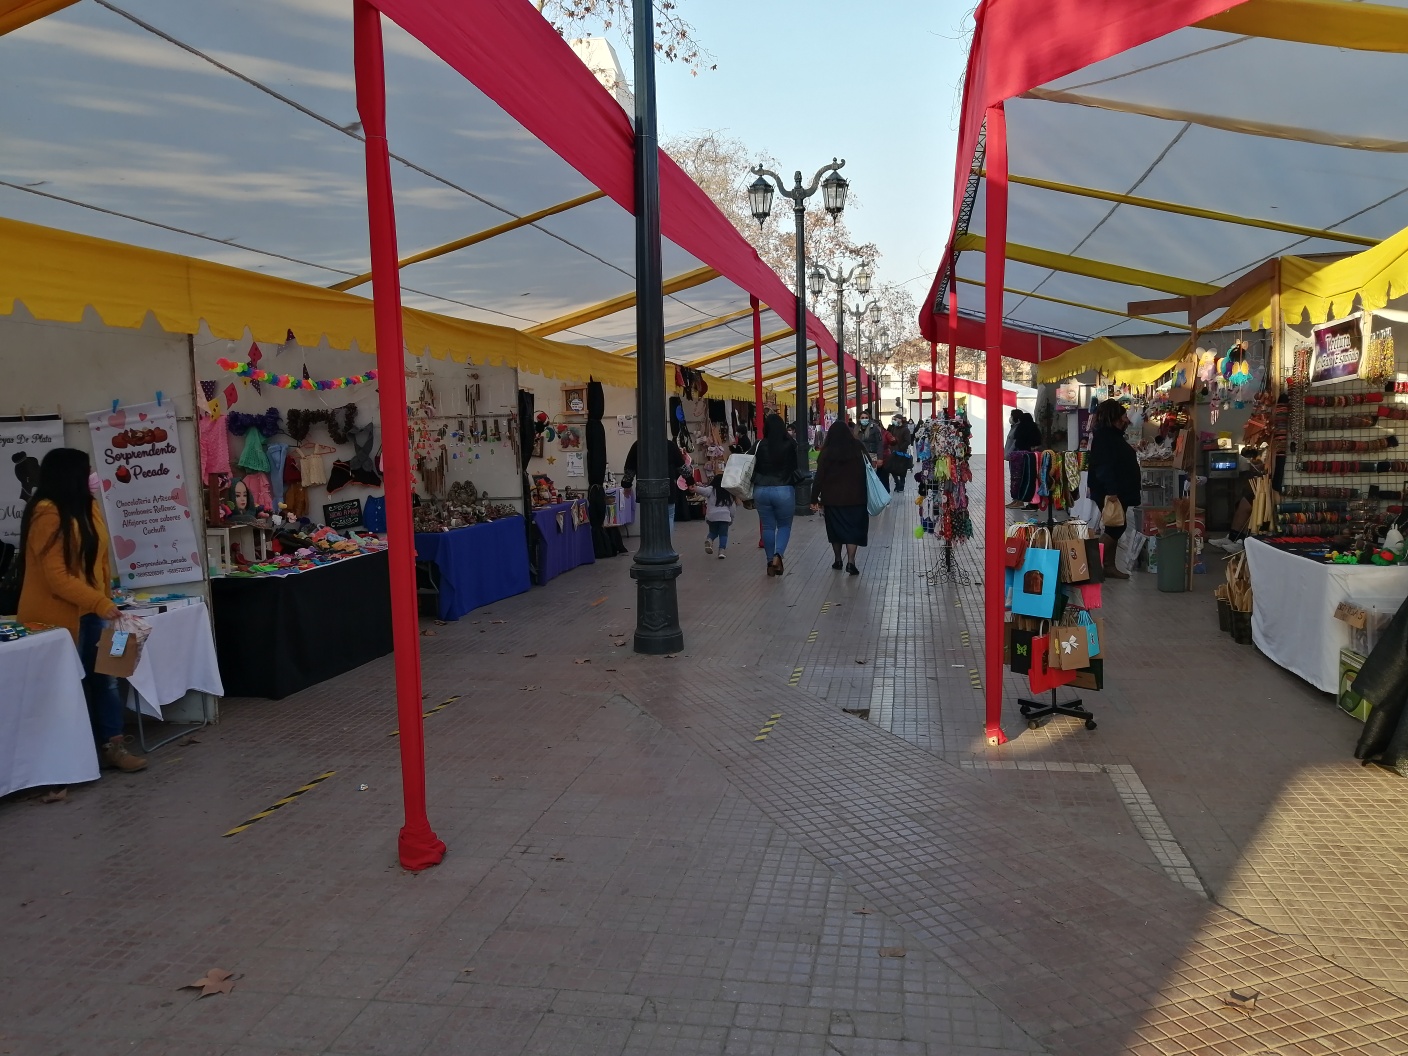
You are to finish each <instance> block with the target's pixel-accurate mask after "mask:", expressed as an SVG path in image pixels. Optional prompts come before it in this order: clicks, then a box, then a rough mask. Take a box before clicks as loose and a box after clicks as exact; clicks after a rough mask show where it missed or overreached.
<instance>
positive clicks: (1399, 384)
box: [1393, 381, 1408, 396]
mask: <svg viewBox="0 0 1408 1056" xmlns="http://www.w3.org/2000/svg"><path fill="white" fill-rule="evenodd" d="M1393 391H1394V392H1396V393H1398V394H1399V395H1400V396H1401V395H1403V394H1404V393H1408V381H1395V382H1394V383H1393Z"/></svg>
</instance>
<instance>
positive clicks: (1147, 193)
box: [920, 0, 1408, 742]
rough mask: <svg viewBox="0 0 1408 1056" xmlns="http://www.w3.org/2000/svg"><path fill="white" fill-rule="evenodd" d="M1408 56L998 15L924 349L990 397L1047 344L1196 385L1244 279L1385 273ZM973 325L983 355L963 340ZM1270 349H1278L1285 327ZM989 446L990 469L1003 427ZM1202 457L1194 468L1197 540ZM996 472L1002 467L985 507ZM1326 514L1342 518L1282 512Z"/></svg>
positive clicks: (1389, 44)
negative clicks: (1079, 347)
mask: <svg viewBox="0 0 1408 1056" xmlns="http://www.w3.org/2000/svg"><path fill="white" fill-rule="evenodd" d="M1405 36H1408V9H1405V8H1402V7H1399V6H1389V5H1376V4H1347V3H1309V4H1299V3H1298V4H1287V3H1281V2H1278V0H1249V2H1243V3H1239V4H1235V5H1232V6H1230V7H1229V5H1228V4H1227V3H1226V0H1178V2H1174V0H1137V2H1131V3H1125V4H1116V5H1111V4H1106V3H1101V2H1099V0H1062V2H1059V3H1051V2H1049V0H1004V2H1002V3H997V2H995V0H984V2H983V3H980V4H979V5H978V7H977V9H976V10H975V12H974V33H973V37H972V45H971V55H970V57H969V62H968V65H967V74H966V77H965V82H964V86H963V101H962V104H961V107H960V116H959V130H958V137H957V138H958V149H957V151H956V156H955V165H954V184H953V197H952V213H951V214H946V215H947V216H950V217H951V219H950V225H951V226H950V231H949V237H948V239H947V241H946V244H945V245H944V247H943V248H942V251H941V253H940V254H939V260H940V261H941V264H940V267H939V269H938V271H937V273H936V275H935V278H934V283H933V285H932V286H931V288H930V291H929V294H928V296H927V297H926V298H925V301H924V306H923V309H922V311H921V313H920V325H921V329H922V330H923V333H924V336H925V337H926V338H927V339H929V340H930V341H933V342H944V341H949V340H950V339H952V338H958V339H959V340H958V341H957V343H960V344H964V345H966V346H968V347H978V348H984V349H986V351H987V354H988V358H989V368H988V377H987V382H988V384H989V385H990V386H991V387H992V388H993V389H994V395H996V392H995V390H996V388H997V385H998V383H999V377H1000V373H999V372H998V371H997V370H996V369H995V368H996V364H997V362H999V360H998V357H1000V356H1012V355H1014V354H1017V353H1016V350H1017V349H1019V348H1021V347H1022V343H1023V341H1024V340H1025V338H1024V336H1023V331H1027V330H1031V329H1038V330H1043V331H1045V332H1048V333H1053V334H1062V335H1067V336H1075V337H1077V338H1081V339H1084V340H1089V339H1090V338H1093V337H1096V336H1105V337H1109V338H1112V339H1113V340H1115V341H1119V340H1120V339H1121V338H1122V337H1124V336H1126V335H1130V334H1136V333H1141V332H1145V333H1147V332H1148V331H1150V330H1151V329H1152V330H1181V331H1183V332H1184V333H1185V334H1187V335H1188V336H1189V337H1190V338H1191V339H1192V340H1191V341H1190V342H1189V349H1190V350H1191V351H1193V352H1194V355H1195V359H1194V369H1193V372H1192V373H1193V374H1194V375H1195V376H1196V374H1197V373H1198V372H1199V368H1200V366H1201V363H1200V357H1199V356H1197V353H1196V350H1197V349H1199V347H1200V346H1199V344H1198V341H1197V338H1198V332H1199V329H1200V328H1201V329H1206V330H1213V329H1217V328H1218V327H1219V325H1220V323H1219V322H1210V320H1211V319H1213V318H1214V317H1215V316H1216V314H1217V313H1219V312H1221V311H1222V310H1223V309H1225V308H1227V307H1228V305H1229V304H1230V303H1231V302H1232V301H1235V300H1236V299H1237V298H1238V297H1239V296H1241V295H1242V294H1243V293H1245V292H1247V290H1248V289H1249V288H1250V286H1251V285H1253V284H1254V283H1255V281H1256V279H1257V278H1258V277H1261V278H1264V277H1265V276H1264V275H1263V276H1256V277H1254V276H1253V275H1251V274H1250V273H1248V274H1246V275H1242V277H1241V278H1240V279H1238V278H1235V277H1236V276H1238V275H1239V273H1241V272H1243V271H1245V269H1247V268H1256V267H1257V266H1259V265H1260V264H1261V262H1266V263H1265V265H1264V266H1265V267H1266V268H1268V269H1269V268H1272V267H1273V266H1274V265H1275V262H1276V260H1277V258H1278V257H1282V256H1283V255H1284V254H1285V253H1286V252H1287V251H1288V250H1294V251H1295V252H1296V253H1299V254H1302V255H1303V259H1305V260H1307V261H1312V262H1313V263H1314V264H1316V265H1324V264H1325V263H1326V262H1328V261H1332V260H1334V259H1335V258H1336V257H1337V256H1342V255H1344V254H1346V253H1354V252H1357V251H1359V250H1362V249H1366V247H1370V248H1367V252H1368V253H1374V252H1375V251H1376V249H1377V248H1381V245H1382V244H1383V243H1384V242H1385V240H1391V239H1392V238H1393V237H1394V236H1395V233H1396V232H1398V231H1400V230H1401V229H1402V228H1403V227H1404V226H1405V224H1408V202H1405V200H1404V199H1403V198H1402V196H1400V195H1395V194H1389V195H1387V196H1386V194H1385V192H1384V190H1383V188H1384V187H1394V188H1397V187H1401V186H1403V185H1404V184H1405V183H1406V182H1408V159H1405V156H1404V155H1403V154H1402V152H1401V151H1397V150H1394V149H1389V148H1388V147H1387V146H1386V145H1387V144H1389V143H1393V142H1397V141H1398V139H1399V138H1401V137H1398V125H1399V122H1398V120H1397V112H1396V106H1395V103H1394V102H1393V100H1394V99H1396V98H1397V91H1396V90H1397V89H1401V88H1403V87H1405V86H1408V81H1405V78H1408V73H1405V67H1404V65H1403V63H1402V61H1401V59H1402V56H1401V54H1398V53H1399V52H1401V50H1402V47H1401V41H1402V40H1404V39H1405ZM1346 114H1353V118H1352V119H1349V120H1348V121H1347V120H1346V119H1345V116H1344V115H1346ZM1209 158H1216V159H1217V163H1216V164H1215V165H1209V164H1208V159H1209ZM1268 203H1269V204H1268ZM1272 206H1274V210H1273V208H1272ZM1229 276H1232V277H1233V280H1232V282H1231V284H1230V285H1229V284H1228V283H1229ZM1273 300H1274V299H1273ZM975 307H976V308H980V309H981V311H980V314H979V315H978V316H977V317H974V318H972V319H971V323H972V324H974V325H976V327H977V328H978V329H979V330H980V331H981V333H980V334H979V335H977V336H976V339H974V340H962V339H961V331H962V329H963V327H964V326H965V325H966V324H965V318H966V317H965V314H964V313H965V310H966V312H967V313H969V315H972V313H973V309H974V308H975ZM1278 310H1279V309H1275V308H1273V314H1275V311H1278ZM1339 314H1340V315H1344V314H1348V311H1347V310H1341V312H1340V313H1339ZM1244 318H1245V316H1244ZM1290 318H1291V316H1290V315H1289V314H1288V319H1290ZM1293 321H1294V320H1293ZM1268 328H1269V329H1270V330H1271V332H1272V334H1273V335H1274V336H1275V338H1276V339H1277V340H1279V339H1280V323H1279V322H1277V323H1275V324H1274V325H1270V326H1269V327H1268ZM1253 329H1255V327H1253ZM1074 343H1075V344H1079V343H1080V341H1079V340H1078V341H1076V342H1074ZM1217 351H1219V352H1220V351H1222V350H1217ZM1043 358H1048V357H1043V356H1040V355H1038V356H1037V357H1036V359H1037V360H1040V359H1043ZM1029 361H1031V360H1030V358H1029ZM1196 393H1197V386H1196V385H1195V386H1194V393H1193V395H1194V396H1196ZM1273 395H1275V392H1274V388H1273ZM1342 413H1349V412H1348V409H1344V410H1343V412H1342ZM1252 417H1253V418H1254V417H1255V415H1253V416H1252ZM1249 420H1250V419H1249ZM987 425H988V428H989V430H990V433H989V443H988V447H989V449H990V450H991V449H995V447H996V446H997V444H999V443H1000V442H1001V436H1002V430H1001V423H1000V422H998V421H997V420H996V419H989V421H988V423H987ZM1189 426H1190V428H1189V430H1188V431H1189V432H1191V433H1193V434H1194V436H1195V444H1196V442H1197V440H1199V439H1200V438H1198V437H1197V436H1196V434H1197V433H1198V432H1199V423H1198V422H1197V421H1196V420H1195V419H1192V418H1191V416H1190V422H1189ZM1200 446H1201V444H1196V446H1195V447H1194V448H1193V449H1190V454H1191V455H1192V456H1193V462H1192V464H1191V465H1190V466H1189V467H1188V469H1189V471H1190V477H1189V491H1190V494H1189V496H1188V499H1189V505H1190V510H1189V520H1190V522H1191V521H1193V520H1195V519H1196V514H1195V512H1194V511H1195V510H1196V509H1197V508H1198V506H1199V498H1198V494H1197V477H1198V476H1199V475H1201V474H1200V473H1199V472H1198V469H1199V467H1198V466H1197V461H1196V460H1197V457H1198V455H1199V454H1200V452H1199V451H1198V450H1197V447H1200ZM1335 453H1336V454H1338V453H1340V452H1335ZM1343 453H1345V454H1350V455H1354V454H1357V452H1356V451H1347V452H1343ZM1376 453H1377V452H1376ZM1297 461H1304V462H1311V463H1319V462H1339V461H1341V460H1340V459H1338V458H1333V457H1330V453H1329V452H1325V453H1324V457H1322V458H1315V459H1304V458H1297ZM1357 461H1361V462H1362V461H1371V460H1369V459H1364V458H1362V457H1360V458H1359V459H1357ZM1372 461H1374V462H1375V463H1379V462H1388V463H1392V462H1393V461H1395V460H1394V459H1392V458H1383V457H1380V458H1378V459H1373V460H1372ZM1002 468H1003V467H1002V466H1001V465H998V464H996V463H995V462H994V461H990V462H989V464H988V467H987V470H988V473H989V482H988V489H987V490H988V493H989V494H990V495H991V494H996V493H998V492H999V491H1000V489H1001V485H1002V481H1001V476H1000V474H1001V472H1002ZM1311 471H1318V470H1311ZM1298 486H1302V487H1319V486H1331V485H1312V484H1306V485H1298ZM1336 486H1337V485H1336ZM1345 486H1353V485H1345ZM1360 490H1367V481H1365V482H1363V483H1362V484H1361V485H1360ZM1322 498H1324V499H1329V501H1343V500H1339V499H1330V497H1329V496H1309V495H1307V496H1304V497H1303V498H1300V499H1295V500H1286V501H1308V502H1318V501H1321V499H1322ZM1264 501H1265V496H1264V495H1263V502H1264ZM990 512H993V511H990ZM1285 512H1287V513H1290V512H1291V511H1285ZM1296 512H1297V513H1307V514H1316V513H1338V512H1342V511H1338V510H1335V511H1330V510H1325V511H1318V510H1301V511H1296ZM1343 512H1348V511H1343ZM1001 527H1002V526H1001V522H1000V520H999V519H998V518H997V517H996V516H995V515H994V516H990V518H989V522H988V524H987V528H986V536H987V554H986V566H987V572H986V579H987V582H986V587H987V591H988V597H987V605H986V609H987V657H986V668H985V671H986V677H985V679H984V683H985V686H986V687H987V690H986V692H987V698H988V700H987V704H988V707H987V715H986V725H987V732H988V737H989V739H990V740H991V741H994V742H1000V741H1002V740H1003V739H1004V734H1003V733H1002V730H1001V727H1000V717H1001V705H1002V701H1001V697H1002V683H1001V664H1000V658H999V656H998V645H999V643H1000V640H1001V634H1002V626H1001V620H1000V616H999V613H1000V604H999V602H1000V600H1001V599H1000V597H999V596H998V595H999V592H1000V583H999V582H998V570H999V565H998V561H999V558H1000V552H1001V538H1000V533H1001ZM1190 566H1191V563H1190Z"/></svg>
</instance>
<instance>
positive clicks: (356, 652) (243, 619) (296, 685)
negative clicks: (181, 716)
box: [210, 552, 391, 700]
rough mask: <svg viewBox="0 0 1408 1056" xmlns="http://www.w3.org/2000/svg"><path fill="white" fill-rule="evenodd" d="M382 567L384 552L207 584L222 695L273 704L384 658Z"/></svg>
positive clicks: (386, 589) (385, 576)
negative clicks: (290, 571)
mask: <svg viewBox="0 0 1408 1056" xmlns="http://www.w3.org/2000/svg"><path fill="white" fill-rule="evenodd" d="M389 567H390V566H389V564H388V561H387V556H386V554H385V552H383V553H379V554H368V555H366V556H364V557H353V558H348V559H347V560H345V561H339V562H337V563H336V564H332V565H325V566H323V567H322V568H317V569H313V570H312V571H309V572H300V573H298V574H297V575H292V576H264V577H259V578H251V579H230V578H224V579H213V580H211V581H210V588H211V598H212V605H213V608H214V612H215V653H216V655H217V656H218V657H219V660H220V678H221V680H222V681H223V682H224V683H225V695H226V696H230V697H271V698H273V699H274V700H280V699H282V698H283V697H286V696H288V695H289V694H290V693H297V692H298V691H299V690H300V689H307V688H308V687H309V686H315V685H317V684H318V683H319V682H325V681H327V680H328V679H329V678H332V677H333V676H334V675H340V674H342V673H343V672H345V671H351V670H352V669H353V668H355V667H361V666H362V665H363V664H365V663H367V662H368V661H370V660H375V659H376V658H377V657H379V656H385V655H386V654H387V653H389V652H391V585H390V574H389V571H388V570H389Z"/></svg>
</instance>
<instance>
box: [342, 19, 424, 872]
mask: <svg viewBox="0 0 1408 1056" xmlns="http://www.w3.org/2000/svg"><path fill="white" fill-rule="evenodd" d="M352 10H353V22H352V34H353V55H354V66H355V71H356V77H357V114H358V116H359V117H361V119H362V128H363V129H364V131H365V135H366V143H365V145H366V159H367V227H368V229H369V233H370V235H371V262H372V311H373V313H374V316H375V325H376V366H377V390H378V402H379V406H380V410H381V432H382V440H383V445H382V472H383V474H384V475H385V486H386V538H387V542H388V543H389V545H390V551H389V553H388V554H387V558H388V559H389V561H390V565H391V627H392V641H393V645H394V648H395V663H396V716H397V720H398V722H399V723H400V730H401V736H400V748H401V788H402V799H403V802H404V807H405V824H404V825H403V826H402V828H401V834H400V838H399V840H398V841H397V845H398V850H399V852H400V858H401V864H402V865H403V866H405V867H406V868H407V869H413V870H419V869H425V868H427V867H428V866H432V865H435V864H437V863H438V862H439V861H440V860H441V859H442V858H443V857H444V856H445V844H444V843H442V842H441V841H440V839H439V837H437V836H436V835H435V833H434V831H433V830H432V829H431V827H430V819H429V817H428V816H427V814H426V804H425V731H424V729H423V727H422V724H421V723H422V720H421V683H420V623H419V617H418V615H417V612H416V549H415V536H414V534H413V532H414V527H413V524H412V521H411V455H410V446H409V441H408V439H407V438H408V436H409V428H408V426H407V424H406V361H405V353H404V352H403V351H402V349H403V348H404V347H405V341H404V340H403V339H402V333H401V279H400V270H399V268H398V267H397V263H396V262H397V259H398V258H397V253H396V210H395V206H394V204H393V200H392V195H391V156H390V152H389V148H388V147H387V143H386V67H385V62H384V60H383V53H382V44H381V13H380V12H378V11H377V9H376V8H375V7H372V6H371V4H369V3H367V2H366V0H353V8H352Z"/></svg>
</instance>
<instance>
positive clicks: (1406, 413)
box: [1379, 403, 1408, 422]
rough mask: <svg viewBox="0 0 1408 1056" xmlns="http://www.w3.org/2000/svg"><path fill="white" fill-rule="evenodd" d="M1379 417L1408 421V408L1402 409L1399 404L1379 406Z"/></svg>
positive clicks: (1382, 404)
mask: <svg viewBox="0 0 1408 1056" xmlns="http://www.w3.org/2000/svg"><path fill="white" fill-rule="evenodd" d="M1379 417H1380V418H1392V419H1394V420H1395V421H1399V422H1404V421H1408V407H1400V406H1398V405H1397V404H1388V403H1381V404H1379Z"/></svg>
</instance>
